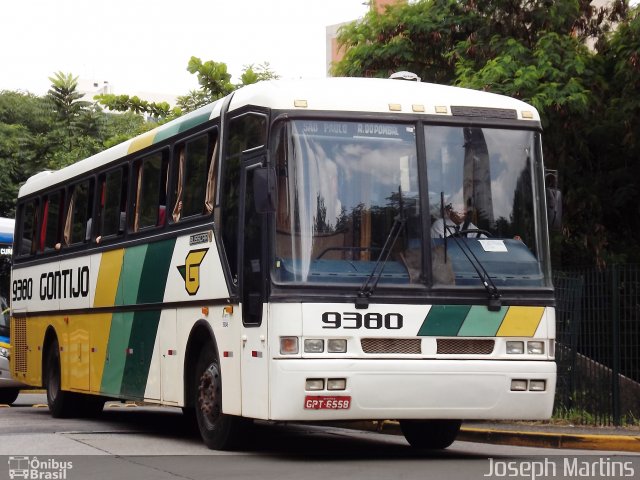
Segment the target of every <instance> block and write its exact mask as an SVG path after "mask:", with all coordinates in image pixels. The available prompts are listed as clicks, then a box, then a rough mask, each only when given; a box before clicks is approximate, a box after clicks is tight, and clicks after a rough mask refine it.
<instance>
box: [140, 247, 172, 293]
mask: <svg viewBox="0 0 640 480" xmlns="http://www.w3.org/2000/svg"><path fill="white" fill-rule="evenodd" d="M175 244H176V240H175V238H172V239H169V240H164V241H161V242H155V243H150V244H149V245H148V248H147V252H146V255H145V259H144V264H143V266H142V270H141V272H140V284H139V285H138V288H137V290H136V291H137V293H138V296H137V303H155V302H162V300H163V299H164V290H165V287H166V286H167V276H168V275H169V266H170V265H171V257H172V256H173V248H174V247H175Z"/></svg>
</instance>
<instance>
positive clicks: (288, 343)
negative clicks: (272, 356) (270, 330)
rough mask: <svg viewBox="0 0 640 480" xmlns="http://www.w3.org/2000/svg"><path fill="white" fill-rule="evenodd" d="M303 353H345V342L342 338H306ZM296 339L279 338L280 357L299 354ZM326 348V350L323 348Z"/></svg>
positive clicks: (298, 341) (297, 339)
mask: <svg viewBox="0 0 640 480" xmlns="http://www.w3.org/2000/svg"><path fill="white" fill-rule="evenodd" d="M303 344H304V353H324V352H325V351H326V352H327V353H346V352H347V340H346V339H344V338H329V339H326V340H325V339H322V338H306V339H305V340H304V343H303ZM299 345H300V340H299V338H298V337H280V355H297V354H298V353H300V346H299ZM325 347H326V348H325Z"/></svg>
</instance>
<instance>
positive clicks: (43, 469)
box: [9, 456, 73, 480]
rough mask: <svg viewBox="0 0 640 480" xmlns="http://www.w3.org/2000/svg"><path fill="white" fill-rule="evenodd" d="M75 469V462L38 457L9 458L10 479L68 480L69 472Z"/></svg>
mask: <svg viewBox="0 0 640 480" xmlns="http://www.w3.org/2000/svg"><path fill="white" fill-rule="evenodd" d="M72 468H73V462H70V461H61V460H56V459H55V458H47V459H46V460H39V459H38V457H33V458H31V457H18V456H12V457H9V478H11V479H12V480H13V479H14V478H25V479H30V480H66V479H67V478H68V477H67V470H71V469H72Z"/></svg>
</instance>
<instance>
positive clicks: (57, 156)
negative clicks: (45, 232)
mask: <svg viewBox="0 0 640 480" xmlns="http://www.w3.org/2000/svg"><path fill="white" fill-rule="evenodd" d="M51 81H52V86H51V89H50V90H49V92H48V94H47V95H46V96H44V97H37V96H35V95H32V94H23V93H19V92H8V91H3V92H0V215H1V216H7V217H12V216H13V215H14V211H15V201H16V197H17V196H18V189H19V188H20V185H22V184H23V183H24V182H25V181H26V180H27V179H28V178H29V177H30V176H31V175H34V174H36V173H38V172H40V171H42V170H45V169H58V168H62V167H64V166H66V165H69V164H71V163H74V162H76V161H78V160H81V159H83V158H86V157H89V156H91V155H93V154H95V153H97V152H99V151H101V150H104V149H105V148H108V147H110V146H112V145H115V144H117V143H120V142H122V141H124V140H127V139H129V138H131V137H133V136H135V135H138V134H140V133H142V132H144V131H146V130H148V129H150V128H153V127H154V126H155V124H153V123H150V122H145V120H144V118H143V117H142V116H140V115H136V114H133V113H124V114H108V113H105V112H103V111H102V109H101V108H100V107H99V106H98V105H96V104H92V103H90V102H87V101H84V100H82V99H81V95H80V94H79V93H78V92H77V90H76V88H77V81H76V79H75V77H73V76H72V75H70V74H62V73H57V74H56V75H55V76H54V77H52V78H51Z"/></svg>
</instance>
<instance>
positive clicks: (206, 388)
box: [198, 363, 222, 429]
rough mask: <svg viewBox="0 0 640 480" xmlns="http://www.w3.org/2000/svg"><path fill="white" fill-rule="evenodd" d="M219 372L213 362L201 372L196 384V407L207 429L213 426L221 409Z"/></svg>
mask: <svg viewBox="0 0 640 480" xmlns="http://www.w3.org/2000/svg"><path fill="white" fill-rule="evenodd" d="M220 400H221V398H220V373H219V372H218V366H217V365H216V364H215V363H212V364H211V365H209V367H208V368H207V369H206V370H205V371H204V372H203V373H202V376H201V377H200V383H199V385H198V409H199V410H200V413H201V414H202V419H203V420H204V422H205V424H206V425H207V428H208V429H212V428H214V426H215V424H216V422H217V421H218V419H219V418H220V413H221V411H222V408H221V404H220Z"/></svg>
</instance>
